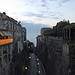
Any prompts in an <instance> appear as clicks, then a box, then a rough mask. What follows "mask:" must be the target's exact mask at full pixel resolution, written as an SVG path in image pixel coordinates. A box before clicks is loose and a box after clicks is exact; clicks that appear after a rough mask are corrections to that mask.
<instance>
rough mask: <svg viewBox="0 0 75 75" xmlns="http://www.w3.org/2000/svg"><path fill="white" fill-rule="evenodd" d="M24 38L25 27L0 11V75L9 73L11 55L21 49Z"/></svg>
mask: <svg viewBox="0 0 75 75" xmlns="http://www.w3.org/2000/svg"><path fill="white" fill-rule="evenodd" d="M24 40H26V28H24V27H22V26H21V24H20V22H18V21H16V20H15V19H13V18H11V17H9V16H7V15H6V13H5V12H3V13H0V75H9V73H8V72H9V71H10V70H9V69H8V68H10V66H9V63H10V62H11V59H12V57H13V55H16V54H17V53H20V52H21V51H22V50H23V44H24ZM7 66H8V67H7ZM7 70H8V71H7Z"/></svg>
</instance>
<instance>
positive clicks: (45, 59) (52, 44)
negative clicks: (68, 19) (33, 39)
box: [37, 36, 69, 75]
mask: <svg viewBox="0 0 75 75" xmlns="http://www.w3.org/2000/svg"><path fill="white" fill-rule="evenodd" d="M37 40H38V41H37V44H38V45H37V56H38V57H39V58H40V60H41V61H42V63H43V65H44V67H45V70H46V73H47V75H68V64H69V56H68V55H69V45H68V44H67V43H65V42H64V41H63V39H62V38H61V37H60V38H59V37H53V36H42V37H40V39H39V37H37Z"/></svg>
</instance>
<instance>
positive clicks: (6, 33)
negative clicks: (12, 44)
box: [2, 31, 11, 36]
mask: <svg viewBox="0 0 75 75" xmlns="http://www.w3.org/2000/svg"><path fill="white" fill-rule="evenodd" d="M2 32H3V33H4V34H5V36H11V34H10V33H9V32H8V31H2Z"/></svg>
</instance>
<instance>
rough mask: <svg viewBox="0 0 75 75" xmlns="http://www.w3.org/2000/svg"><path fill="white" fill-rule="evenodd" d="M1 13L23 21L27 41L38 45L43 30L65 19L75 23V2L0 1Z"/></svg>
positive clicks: (74, 0) (46, 0) (50, 0)
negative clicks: (38, 37)
mask: <svg viewBox="0 0 75 75" xmlns="http://www.w3.org/2000/svg"><path fill="white" fill-rule="evenodd" d="M0 12H1V13H2V12H6V14H7V15H8V16H10V17H12V18H14V19H16V20H17V21H21V24H22V26H23V27H26V29H27V39H28V40H30V41H32V42H34V43H35V44H36V37H37V36H38V35H40V29H41V28H43V27H52V26H55V25H56V23H57V22H59V21H62V20H63V19H65V20H69V21H70V22H75V16H74V14H75V0H0Z"/></svg>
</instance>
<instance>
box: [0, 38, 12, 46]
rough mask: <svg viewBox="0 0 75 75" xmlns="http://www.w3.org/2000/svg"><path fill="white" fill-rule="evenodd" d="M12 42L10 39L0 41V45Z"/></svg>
mask: <svg viewBox="0 0 75 75" xmlns="http://www.w3.org/2000/svg"><path fill="white" fill-rule="evenodd" d="M12 42H13V38H11V39H0V45H4V44H9V43H12Z"/></svg>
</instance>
